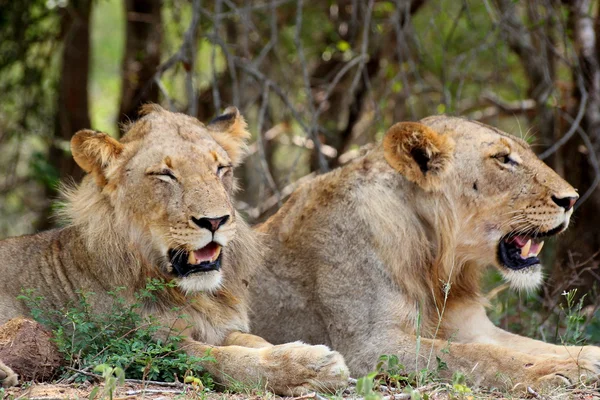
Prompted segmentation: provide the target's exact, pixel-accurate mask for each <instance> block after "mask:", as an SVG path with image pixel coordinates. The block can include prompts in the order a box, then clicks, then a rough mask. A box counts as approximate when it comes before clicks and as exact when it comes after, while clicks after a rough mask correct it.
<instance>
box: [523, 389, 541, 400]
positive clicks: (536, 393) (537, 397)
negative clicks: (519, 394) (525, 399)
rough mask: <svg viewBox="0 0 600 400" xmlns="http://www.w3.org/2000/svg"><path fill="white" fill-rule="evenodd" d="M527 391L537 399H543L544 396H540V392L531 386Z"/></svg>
mask: <svg viewBox="0 0 600 400" xmlns="http://www.w3.org/2000/svg"><path fill="white" fill-rule="evenodd" d="M527 393H529V394H530V395H532V396H533V397H535V398H536V399H543V397H542V396H540V394H539V393H538V392H536V391H535V390H533V389H532V388H531V387H530V386H527Z"/></svg>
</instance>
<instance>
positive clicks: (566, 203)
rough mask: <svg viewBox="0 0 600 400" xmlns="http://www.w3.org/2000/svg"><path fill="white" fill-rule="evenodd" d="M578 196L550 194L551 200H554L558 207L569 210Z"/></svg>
mask: <svg viewBox="0 0 600 400" xmlns="http://www.w3.org/2000/svg"><path fill="white" fill-rule="evenodd" d="M578 198H579V197H578V196H568V197H556V196H552V201H553V202H555V203H556V204H557V205H558V206H559V207H562V208H564V209H565V211H569V210H570V209H571V208H573V206H574V205H575V202H577V199H578Z"/></svg>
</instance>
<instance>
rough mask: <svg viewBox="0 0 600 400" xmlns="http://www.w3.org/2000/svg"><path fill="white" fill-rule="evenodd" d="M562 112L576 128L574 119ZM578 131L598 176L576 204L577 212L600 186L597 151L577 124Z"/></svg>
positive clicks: (599, 164)
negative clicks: (599, 185)
mask: <svg viewBox="0 0 600 400" xmlns="http://www.w3.org/2000/svg"><path fill="white" fill-rule="evenodd" d="M560 111H561V113H562V116H563V117H564V118H565V119H566V120H568V121H569V122H570V123H571V126H575V121H574V120H573V118H571V116H570V115H569V114H567V113H566V112H564V111H562V110H560ZM576 131H577V133H579V136H580V137H581V140H583V143H584V144H585V147H587V150H588V158H589V160H590V164H592V168H593V169H594V174H595V175H596V176H595V177H594V182H592V184H591V185H590V187H589V188H588V189H587V190H586V191H585V193H584V194H583V196H581V197H580V198H579V201H578V202H577V203H576V204H575V207H574V209H575V210H577V208H579V207H580V206H581V205H582V204H583V203H584V202H585V201H586V200H587V199H588V197H590V196H591V194H592V193H593V192H594V190H596V188H597V187H598V184H600V162H599V161H598V157H597V156H596V150H595V149H594V145H593V144H592V141H591V140H590V138H589V136H588V135H587V133H585V131H584V130H583V128H582V127H581V125H579V124H577V126H576ZM565 136H566V135H565Z"/></svg>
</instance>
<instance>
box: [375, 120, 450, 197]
mask: <svg viewBox="0 0 600 400" xmlns="http://www.w3.org/2000/svg"><path fill="white" fill-rule="evenodd" d="M383 154H384V157H385V160H386V161H387V162H388V164H390V165H391V166H392V167H393V168H394V169H395V170H397V171H398V172H400V173H401V174H402V175H404V176H405V177H406V178H407V179H408V180H409V181H411V182H414V183H416V184H417V185H419V186H421V187H422V188H423V189H424V190H427V191H429V190H435V189H438V188H439V187H440V186H441V183H442V178H443V177H444V176H445V175H446V174H447V173H448V172H449V171H450V169H451V167H452V160H453V157H454V141H453V140H452V139H451V138H450V137H448V136H446V135H440V134H438V133H437V132H435V131H434V130H433V129H431V128H429V127H428V126H426V125H423V124H420V123H418V122H400V123H397V124H395V125H393V126H392V127H391V128H390V129H389V130H388V131H387V133H386V134H385V137H384V138H383Z"/></svg>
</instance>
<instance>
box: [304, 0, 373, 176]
mask: <svg viewBox="0 0 600 400" xmlns="http://www.w3.org/2000/svg"><path fill="white" fill-rule="evenodd" d="M371 2H373V0H371ZM302 7H303V0H298V5H297V9H296V35H295V43H296V52H297V54H298V59H299V60H300V67H301V69H302V78H303V80H304V91H305V92H306V97H307V103H308V109H309V110H310V112H311V115H312V116H313V118H312V123H311V125H310V127H309V129H308V130H307V131H306V133H307V134H308V136H309V137H310V138H311V139H312V140H313V142H314V144H315V152H316V154H317V160H318V163H319V170H320V171H321V172H327V171H328V170H329V164H328V163H327V160H325V157H323V154H322V153H321V142H320V140H319V135H318V129H316V125H317V123H318V121H317V120H316V116H317V113H316V110H315V99H314V97H313V95H312V88H311V86H310V79H309V76H308V67H307V65H306V59H305V58H304V47H303V46H302V37H301V32H302Z"/></svg>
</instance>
